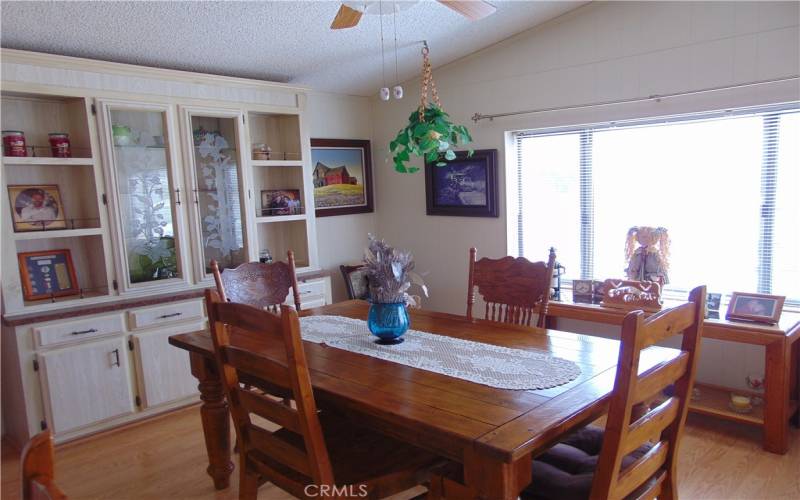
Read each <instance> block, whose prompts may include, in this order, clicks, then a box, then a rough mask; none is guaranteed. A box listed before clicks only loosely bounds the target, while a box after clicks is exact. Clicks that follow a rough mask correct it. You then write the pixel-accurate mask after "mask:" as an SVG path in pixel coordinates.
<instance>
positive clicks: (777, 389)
mask: <svg viewBox="0 0 800 500" xmlns="http://www.w3.org/2000/svg"><path fill="white" fill-rule="evenodd" d="M678 303H679V302H676V303H674V304H672V305H677V304H678ZM664 307H665V308H668V307H671V304H670V303H669V302H667V303H665V304H664ZM625 314H627V311H624V310H621V309H614V308H610V307H606V306H602V305H600V304H589V303H583V302H574V301H573V300H572V297H571V296H570V294H569V293H568V292H566V291H562V300H560V301H550V304H549V306H548V310H547V327H548V328H557V326H556V325H557V322H558V319H559V318H568V319H575V320H581V321H591V322H595V323H605V324H610V325H617V326H621V325H622V319H623V318H624V317H625ZM703 337H705V338H711V339H717V340H724V341H727V342H739V343H743V344H751V345H760V346H764V351H765V356H766V360H765V364H764V366H765V372H766V373H765V374H764V393H763V398H764V404H763V405H762V406H760V407H755V408H753V411H752V413H747V414H741V413H736V412H734V411H733V410H731V409H730V408H728V401H729V395H730V393H731V392H736V393H739V394H747V393H748V391H742V390H739V389H730V388H726V387H720V386H714V385H710V384H702V383H698V384H695V385H696V387H698V388H699V389H700V392H701V394H702V397H701V399H700V400H698V401H691V402H690V404H689V411H692V412H695V413H702V414H705V415H712V416H715V417H719V418H724V419H727V420H732V421H735V422H741V423H745V424H750V425H757V426H760V427H762V428H763V430H764V449H765V450H767V451H770V452H772V453H778V454H784V453H786V452H787V451H788V450H789V421H790V419H791V420H792V422H793V423H794V424H795V425H796V426H800V411H799V408H800V405H799V404H798V401H800V381H799V380H798V378H800V373H799V371H800V370H798V362H800V342H798V340H800V314H798V313H793V312H784V313H783V315H782V316H781V321H780V323H779V324H778V325H764V324H758V323H745V322H738V321H737V322H734V321H727V320H725V319H706V320H705V323H704V325H703ZM702 362H703V358H702V353H701V355H700V363H702ZM755 394H756V393H755V392H753V393H751V395H755Z"/></svg>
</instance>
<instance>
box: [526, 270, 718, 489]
mask: <svg viewBox="0 0 800 500" xmlns="http://www.w3.org/2000/svg"><path fill="white" fill-rule="evenodd" d="M705 303H706V288H705V286H701V287H697V288H695V289H694V290H692V292H691V293H690V294H689V302H687V303H685V304H682V305H680V306H677V307H674V308H672V309H667V310H665V311H662V312H660V313H658V314H655V315H653V316H651V317H650V318H648V319H645V316H644V313H643V312H642V311H634V312H631V313H629V314H628V315H627V316H625V320H624V322H623V324H622V347H621V348H620V353H619V361H618V364H617V374H616V379H615V382H614V392H613V393H612V395H611V403H610V407H609V412H608V418H607V423H606V428H605V431H603V430H602V429H599V428H597V427H586V428H583V429H581V430H580V431H578V432H577V433H575V434H573V435H572V436H569V437H567V438H566V439H564V440H563V441H561V442H560V443H559V444H557V445H555V446H554V447H553V448H551V449H550V450H548V451H547V452H545V453H544V454H542V455H540V456H539V457H537V458H536V460H534V462H533V470H532V481H531V484H530V486H529V487H528V488H527V489H526V490H525V492H523V495H522V497H523V498H532V499H559V500H566V499H585V498H591V499H621V498H643V499H651V498H656V497H658V498H659V499H667V500H669V499H674V498H677V496H678V485H677V471H676V468H677V459H678V446H679V444H680V440H681V435H682V433H683V426H684V423H685V421H686V414H687V411H688V408H689V398H690V397H691V393H692V385H693V384H694V376H695V372H696V366H697V357H698V354H699V349H700V339H701V337H702V328H703V316H704V307H705ZM681 332H682V333H683V339H682V342H681V352H680V354H679V355H678V356H677V357H675V358H673V359H672V360H671V361H667V362H664V363H660V364H658V365H656V366H654V367H652V368H650V369H648V370H647V371H646V372H644V373H641V374H640V373H639V363H640V360H641V358H642V356H643V355H644V356H646V352H644V353H643V351H645V349H646V348H648V347H650V346H652V345H654V344H656V343H658V342H661V341H663V340H665V339H667V338H668V337H671V336H673V335H676V334H679V333H681ZM665 388H669V389H668V390H667V391H665V390H664V389H665ZM665 393H666V394H669V396H668V397H662V395H663V394H665ZM654 398H655V399H656V400H657V401H661V402H659V403H657V404H656V405H655V407H654V408H644V409H643V410H642V411H641V412H638V414H635V413H636V407H637V406H638V407H639V408H641V405H642V403H645V402H649V401H651V400H653V399H654ZM662 399H663V401H662Z"/></svg>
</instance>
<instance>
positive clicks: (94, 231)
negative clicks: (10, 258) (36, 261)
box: [14, 227, 103, 241]
mask: <svg viewBox="0 0 800 500" xmlns="http://www.w3.org/2000/svg"><path fill="white" fill-rule="evenodd" d="M102 234H103V228H101V227H91V228H86V229H54V230H52V231H29V232H24V233H14V239H15V240H17V241H19V240H41V239H46V238H74V237H78V236H99V235H102Z"/></svg>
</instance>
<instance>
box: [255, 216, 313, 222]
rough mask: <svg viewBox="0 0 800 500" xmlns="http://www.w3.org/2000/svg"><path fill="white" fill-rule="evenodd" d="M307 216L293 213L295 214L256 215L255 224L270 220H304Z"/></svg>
mask: <svg viewBox="0 0 800 500" xmlns="http://www.w3.org/2000/svg"><path fill="white" fill-rule="evenodd" d="M307 218H308V216H307V215H306V214H295V215H271V216H267V217H256V224H266V223H270V222H289V221H293V220H306V219H307Z"/></svg>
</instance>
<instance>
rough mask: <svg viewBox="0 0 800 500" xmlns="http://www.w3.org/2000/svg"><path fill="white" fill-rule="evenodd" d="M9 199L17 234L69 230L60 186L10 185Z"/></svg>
mask: <svg viewBox="0 0 800 500" xmlns="http://www.w3.org/2000/svg"><path fill="white" fill-rule="evenodd" d="M8 198H9V204H10V206H11V217H12V220H13V223H14V231H15V232H28V231H50V230H55V229H66V228H67V221H66V216H65V214H64V205H63V203H62V202H61V192H60V191H59V190H58V185H56V184H21V185H9V186H8Z"/></svg>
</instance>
